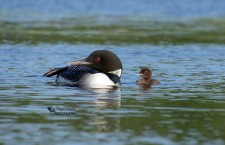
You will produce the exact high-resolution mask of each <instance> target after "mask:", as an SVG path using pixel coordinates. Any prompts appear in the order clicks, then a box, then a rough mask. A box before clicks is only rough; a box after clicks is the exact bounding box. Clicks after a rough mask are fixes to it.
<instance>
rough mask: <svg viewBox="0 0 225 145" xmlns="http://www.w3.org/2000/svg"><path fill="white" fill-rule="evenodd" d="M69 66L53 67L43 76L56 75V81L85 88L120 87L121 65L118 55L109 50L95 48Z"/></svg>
mask: <svg viewBox="0 0 225 145" xmlns="http://www.w3.org/2000/svg"><path fill="white" fill-rule="evenodd" d="M69 64H70V65H69V66H66V67H58V68H53V69H51V70H49V71H48V72H46V73H45V74H44V75H43V76H45V77H52V76H54V75H56V82H57V83H63V84H69V85H76V86H81V87H86V88H111V87H120V77H121V75H122V71H123V66H122V63H121V61H120V59H119V57H118V56H117V55H116V54H114V53H113V52H111V51H109V50H95V51H93V52H92V53H91V54H90V55H89V56H88V57H86V58H85V59H82V60H78V61H73V62H70V63H69Z"/></svg>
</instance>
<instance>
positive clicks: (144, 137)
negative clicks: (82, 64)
mask: <svg viewBox="0 0 225 145" xmlns="http://www.w3.org/2000/svg"><path fill="white" fill-rule="evenodd" d="M60 2H62V1H56V0H55V1H51V2H49V3H48V4H45V5H44V4H43V1H38V2H35V3H34V2H30V1H29V2H28V1H25V0H23V1H20V2H19V1H9V2H8V1H0V26H1V27H0V62H1V63H0V68H1V69H0V144H27V145H28V144H29V145H30V144H82V145H86V144H93V145H98V144H113V145H114V144H129V145H130V144H134V145H135V144H165V145H174V144H175V145H176V144H177V145H179V144H196V145H199V144H204V145H211V144H218V145H223V144H225V125H224V117H225V107H224V106H225V101H224V99H225V85H224V81H225V79H224V78H225V73H224V70H225V57H224V55H225V45H224V42H225V37H224V36H225V35H224V32H225V30H224V24H225V23H224V22H225V21H224V14H225V12H224V9H222V7H223V5H224V2H223V1H217V2H216V3H215V2H214V1H212V0H207V1H204V2H203V1H198V2H196V3H195V1H192V0H189V2H187V3H181V2H180V1H173V3H172V2H171V1H170V0H167V1H165V2H162V1H157V2H156V1H151V4H150V3H147V1H144V0H143V1H140V3H139V1H138V2H136V1H123V2H121V3H120V2H118V1H115V2H113V3H109V2H108V1H104V3H103V1H101V0H99V1H96V2H95V3H93V2H92V1H76V2H71V3H70V1H66V0H64V1H63V2H64V3H60ZM101 3H103V4H102V5H100V4H101ZM110 5H112V6H115V7H118V10H115V9H114V8H113V7H110ZM127 5H129V7H127V9H124V8H125V7H126V6H127ZM174 6H176V7H177V9H174ZM74 7H76V8H77V9H75V8H74ZM214 7H217V9H213V8H214ZM78 8H79V9H78ZM100 8H101V9H100ZM187 8H188V9H189V11H186V9H187ZM10 9H12V10H10ZM56 11H57V12H58V13H56ZM18 12H21V13H22V12H26V13H23V15H21V14H20V13H18ZM27 12H29V13H27ZM168 12H170V13H168ZM40 13H43V14H42V15H39V14H40ZM134 13H135V16H134V17H133V14H134ZM67 14H70V15H69V16H68V15H67ZM72 14H73V15H72ZM35 16H36V17H35ZM160 16H162V17H164V18H165V17H167V19H166V20H165V19H162V17H160ZM174 18H175V19H174ZM96 49H108V50H111V51H113V52H114V53H116V54H117V55H118V56H119V58H120V59H121V61H122V63H123V68H124V70H123V75H122V77H121V83H122V86H121V88H119V89H116V90H104V89H96V90H87V89H81V88H77V87H69V86H60V85H56V84H55V83H54V80H55V78H54V77H53V78H44V77H42V75H43V74H44V73H45V72H46V71H48V70H49V69H50V68H52V67H59V66H65V65H67V63H68V62H70V61H73V60H80V59H82V58H85V57H86V56H87V55H89V54H90V52H92V51H94V50H96ZM141 67H149V68H151V69H152V70H153V78H155V79H157V80H159V81H160V82H161V84H160V85H154V86H152V87H151V88H143V87H141V86H137V85H136V84H135V81H136V80H137V79H139V78H138V76H137V75H136V74H137V73H138V72H139V71H140V68H141ZM47 107H51V108H53V109H55V110H56V111H57V112H59V113H68V112H72V113H74V114H69V115H68V114H67V115H65V114H64V115H63V114H61V115H59V114H58V115H57V114H55V115H54V114H53V113H50V112H49V110H48V109H47Z"/></svg>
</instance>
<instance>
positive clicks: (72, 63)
mask: <svg viewBox="0 0 225 145" xmlns="http://www.w3.org/2000/svg"><path fill="white" fill-rule="evenodd" d="M68 64H70V65H85V66H88V65H91V64H92V63H91V62H87V61H85V60H78V61H72V62H69V63H68Z"/></svg>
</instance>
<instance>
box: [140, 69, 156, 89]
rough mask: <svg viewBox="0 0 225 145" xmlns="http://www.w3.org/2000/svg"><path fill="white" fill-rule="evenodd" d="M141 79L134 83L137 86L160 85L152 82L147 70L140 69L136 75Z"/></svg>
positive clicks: (149, 71) (150, 74)
mask: <svg viewBox="0 0 225 145" xmlns="http://www.w3.org/2000/svg"><path fill="white" fill-rule="evenodd" d="M138 75H139V76H141V77H142V78H141V79H139V80H137V81H136V84H137V85H153V84H160V82H159V81H157V80H154V79H153V78H152V71H151V70H150V69H149V68H146V67H144V68H142V69H141V71H140V72H139V74H138Z"/></svg>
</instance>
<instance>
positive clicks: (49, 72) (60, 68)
mask: <svg viewBox="0 0 225 145" xmlns="http://www.w3.org/2000/svg"><path fill="white" fill-rule="evenodd" d="M67 68H68V67H58V68H53V69H51V70H49V71H48V72H46V73H45V74H43V76H44V77H51V76H54V75H57V74H59V73H61V72H62V71H65V70H66V69H67Z"/></svg>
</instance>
